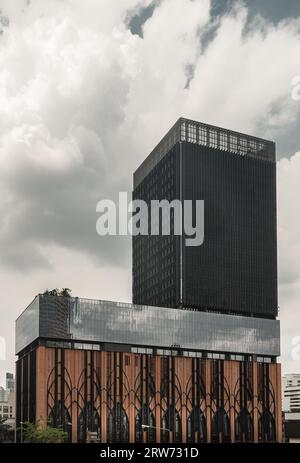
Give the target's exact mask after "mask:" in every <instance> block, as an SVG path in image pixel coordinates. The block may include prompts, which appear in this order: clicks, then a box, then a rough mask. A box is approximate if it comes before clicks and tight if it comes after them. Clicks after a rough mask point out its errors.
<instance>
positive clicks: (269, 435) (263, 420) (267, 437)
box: [258, 410, 276, 442]
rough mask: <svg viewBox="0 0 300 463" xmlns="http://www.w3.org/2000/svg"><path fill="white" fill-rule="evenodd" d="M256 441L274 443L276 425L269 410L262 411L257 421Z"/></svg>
mask: <svg viewBox="0 0 300 463" xmlns="http://www.w3.org/2000/svg"><path fill="white" fill-rule="evenodd" d="M258 440H259V442H275V441H276V425H275V419H274V417H273V415H272V414H271V413H270V412H269V410H264V411H263V412H262V414H261V415H260V417H259V420H258Z"/></svg>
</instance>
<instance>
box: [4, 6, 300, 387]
mask: <svg viewBox="0 0 300 463" xmlns="http://www.w3.org/2000/svg"><path fill="white" fill-rule="evenodd" d="M297 75H300V2H299V1H298V0H285V2H282V1H281V0H263V1H261V0H251V1H250V0H249V1H236V0H227V1H226V0H222V1H221V0H219V1H209V0H160V1H159V0H157V1H154V2H153V1H151V0H121V1H120V0H85V1H84V2H83V1H82V0H42V1H41V0H0V194H1V201H0V287H1V302H0V340H1V339H2V341H3V340H4V341H5V344H6V355H5V359H3V358H2V359H0V384H1V383H3V379H4V374H5V371H7V370H11V371H13V369H14V360H15V359H14V320H15V318H16V317H17V316H18V315H19V313H20V312H21V311H22V310H23V309H24V308H25V307H26V305H27V304H28V303H29V302H30V301H31V299H32V298H33V296H34V295H35V294H37V293H39V292H42V291H44V290H45V289H46V288H52V287H62V286H67V287H69V288H72V290H73V294H74V295H78V296H82V297H90V298H99V299H112V300H122V301H130V300H131V247H130V240H129V239H127V238H122V239H121V238H118V239H117V238H116V239H112V238H111V239H103V238H100V237H99V236H97V234H96V231H95V223H96V219H97V216H96V212H95V207H96V203H97V201H98V200H100V199H103V198H114V197H116V195H117V193H118V192H119V191H130V190H131V186H132V172H133V171H134V170H135V169H136V167H137V166H138V165H139V163H140V162H141V161H142V160H143V159H144V158H145V156H146V155H147V154H148V153H149V151H150V150H151V149H152V148H153V147H154V145H155V144H156V143H157V142H158V141H159V139H160V138H161V136H162V135H163V134H164V132H165V131H166V130H167V129H168V128H169V127H170V126H171V125H172V124H173V123H174V122H175V120H176V119H177V118H178V117H179V116H185V117H189V118H192V119H196V120H200V121H205V122H208V123H211V124H215V125H220V126H225V127H227V128H231V129H234V130H238V131H242V132H246V133H250V134H255V135H257V136H261V137H264V138H269V139H272V140H275V141H276V143H277V155H278V244H279V277H280V287H279V291H280V292H279V296H280V317H281V320H282V361H283V370H284V371H285V372H298V373H299V372H300V358H299V359H297V355H295V352H294V354H293V349H295V346H296V345H297V343H298V344H300V314H299V301H300V264H299V262H300V217H299V204H300V190H299V185H300V130H299V123H300V101H295V100H294V99H293V98H292V96H291V95H292V80H293V78H294V77H295V76H297ZM1 355H2V357H3V352H2V354H1Z"/></svg>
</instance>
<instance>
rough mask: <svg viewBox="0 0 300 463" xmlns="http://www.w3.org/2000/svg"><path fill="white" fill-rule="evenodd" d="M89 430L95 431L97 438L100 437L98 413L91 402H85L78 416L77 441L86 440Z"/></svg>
mask: <svg viewBox="0 0 300 463" xmlns="http://www.w3.org/2000/svg"><path fill="white" fill-rule="evenodd" d="M89 432H96V433H97V436H98V439H101V420H100V415H99V413H98V412H97V410H96V408H95V407H94V406H93V404H92V403H91V402H88V403H87V404H86V406H85V407H84V408H83V409H82V411H81V412H80V414H79V417H78V424H77V434H78V442H86V441H87V437H88V433H89Z"/></svg>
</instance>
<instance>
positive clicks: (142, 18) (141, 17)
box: [127, 0, 161, 37]
mask: <svg viewBox="0 0 300 463" xmlns="http://www.w3.org/2000/svg"><path fill="white" fill-rule="evenodd" d="M160 1H161V0H154V1H153V2H152V3H151V4H150V5H148V6H146V7H144V8H141V9H140V11H139V12H138V13H135V14H134V15H132V14H130V13H129V14H128V17H127V24H128V27H129V29H130V31H131V33H132V34H134V35H138V36H139V37H143V25H144V24H145V23H146V22H147V20H148V19H149V18H151V16H152V15H153V13H154V10H155V8H156V7H157V5H158V4H159V3H160Z"/></svg>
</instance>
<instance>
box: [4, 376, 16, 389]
mask: <svg viewBox="0 0 300 463" xmlns="http://www.w3.org/2000/svg"><path fill="white" fill-rule="evenodd" d="M6 389H7V390H8V391H10V392H15V378H14V375H13V373H6Z"/></svg>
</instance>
